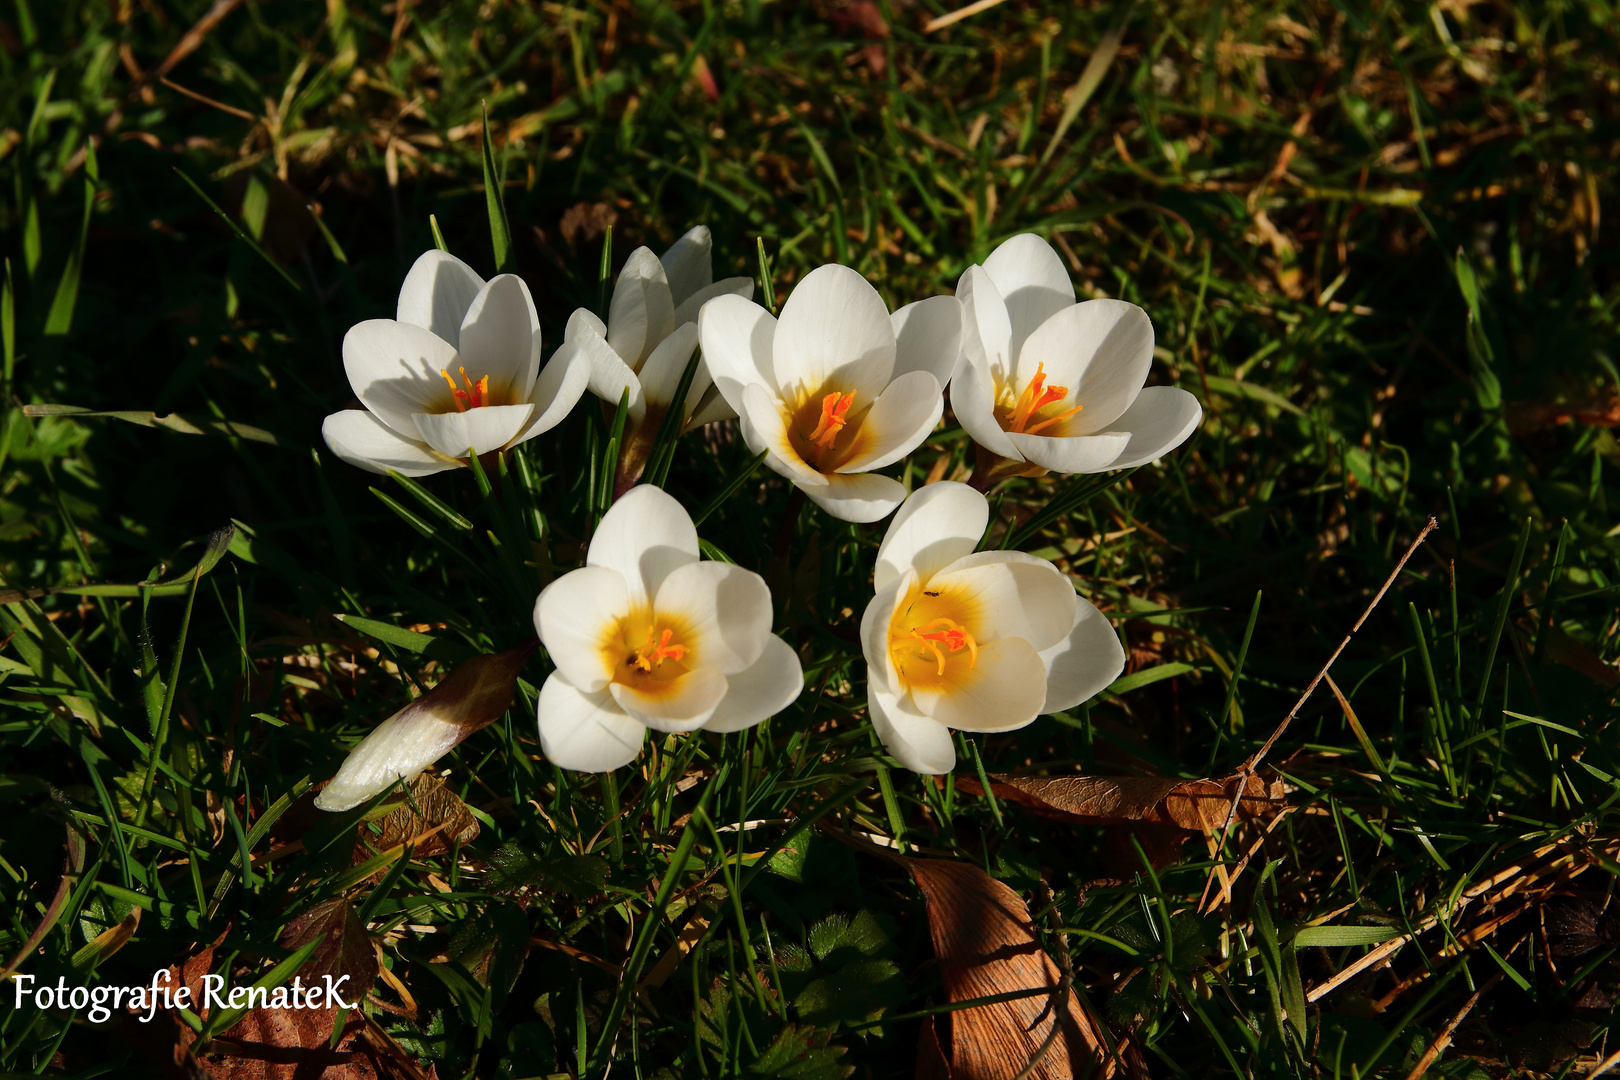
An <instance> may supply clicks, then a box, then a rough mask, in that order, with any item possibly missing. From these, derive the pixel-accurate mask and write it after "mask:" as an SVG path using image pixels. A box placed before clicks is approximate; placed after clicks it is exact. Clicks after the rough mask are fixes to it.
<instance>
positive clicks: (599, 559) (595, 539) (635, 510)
mask: <svg viewBox="0 0 1620 1080" xmlns="http://www.w3.org/2000/svg"><path fill="white" fill-rule="evenodd" d="M697 561H698V536H697V528H696V526H694V525H693V524H692V516H691V515H690V514H688V513H687V512H686V508H685V507H683V506H682V505H681V504H680V503H678V502H676V501H675V497H674V496H673V495H670V494H668V493H667V492H665V491H663V490H662V489H660V488H656V487H653V486H651V485H650V484H638V485H637V486H636V487H633V488H631V489H630V490H629V491H627V492H625V493H624V495H623V496H622V497H621V498H620V499H619V501H618V502H616V503H614V504H613V505H612V506H611V507H610V508H609V509H608V512H607V513H605V514H603V515H602V522H601V524H600V525H598V526H597V527H596V533H595V535H593V536H592V537H591V546H590V549H589V550H588V551H587V552H586V553H585V565H586V566H605V567H607V568H608V569H610V570H617V571H618V572H619V574H620V575H621V576H622V577H623V578H624V583H625V585H626V587H627V588H628V589H629V592H630V607H631V608H632V609H639V608H643V607H646V606H647V605H649V604H651V603H652V599H653V597H654V596H657V595H658V589H659V586H661V585H663V583H664V579H665V578H666V577H668V576H669V575H670V573H671V571H673V570H674V569H675V568H676V567H678V566H685V565H686V564H687V563H695V562H697Z"/></svg>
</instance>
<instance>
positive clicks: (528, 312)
mask: <svg viewBox="0 0 1620 1080" xmlns="http://www.w3.org/2000/svg"><path fill="white" fill-rule="evenodd" d="M539 329H540V319H539V318H538V317H537V316H536V315H535V313H534V301H533V300H532V299H530V297H529V287H528V286H527V285H525V284H523V279H522V278H520V277H517V276H516V275H515V274H499V275H497V276H496V277H493V278H491V279H490V281H489V284H488V285H485V286H484V287H483V288H482V289H481V290H479V293H478V295H477V296H475V297H473V302H472V306H471V307H469V308H468V309H467V316H466V318H464V319H462V321H461V345H460V348H459V349H458V350H457V352H458V353H459V354H460V355H459V356H458V357H457V360H456V363H457V365H458V367H462V368H466V369H467V375H468V376H469V377H470V378H471V379H472V380H473V382H477V381H478V380H479V378H481V377H482V376H485V375H488V376H489V397H490V400H491V401H494V402H498V403H500V404H502V405H513V404H516V403H518V402H520V401H528V400H529V388H530V387H532V386H533V385H534V375H535V372H537V371H539V370H540V337H539V334H538V333H537V331H538V330H539ZM451 374H453V375H456V376H457V378H458V379H459V378H460V374H459V372H451Z"/></svg>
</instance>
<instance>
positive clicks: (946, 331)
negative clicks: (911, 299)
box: [889, 296, 962, 386]
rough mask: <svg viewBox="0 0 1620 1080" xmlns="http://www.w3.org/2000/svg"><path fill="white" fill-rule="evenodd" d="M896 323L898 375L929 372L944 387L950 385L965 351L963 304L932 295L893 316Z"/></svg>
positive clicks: (896, 365)
mask: <svg viewBox="0 0 1620 1080" xmlns="http://www.w3.org/2000/svg"><path fill="white" fill-rule="evenodd" d="M889 321H890V322H892V323H893V324H894V374H895V376H897V377H898V376H900V375H904V374H905V373H906V372H908V371H926V372H928V373H929V374H930V375H932V376H933V377H934V378H935V379H936V380H937V381H938V382H939V385H940V386H944V385H945V384H946V383H947V382H950V379H951V372H952V371H953V370H955V368H956V358H957V357H958V356H960V355H961V352H962V303H961V301H960V300H958V299H956V297H954V296H930V297H929V298H928V299H926V300H919V301H917V302H916V303H915V304H907V305H906V306H905V307H903V308H901V309H900V310H898V311H896V312H895V313H894V314H893V315H891V316H889Z"/></svg>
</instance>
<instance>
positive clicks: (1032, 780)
mask: <svg viewBox="0 0 1620 1080" xmlns="http://www.w3.org/2000/svg"><path fill="white" fill-rule="evenodd" d="M1238 779H1239V778H1238V777H1227V778H1223V779H1220V780H1181V779H1176V778H1174V777H1161V776H1009V775H1006V774H1004V773H993V774H991V776H990V788H991V790H992V791H994V792H995V794H996V797H997V798H999V799H1006V800H1008V801H1010V802H1016V803H1021V804H1023V805H1024V806H1027V807H1029V808H1030V809H1031V810H1033V811H1035V812H1036V813H1037V814H1041V815H1043V816H1045V817H1051V818H1056V819H1058V820H1060V821H1072V822H1076V823H1079V824H1087V825H1122V824H1129V823H1134V822H1141V823H1143V824H1147V825H1170V826H1174V827H1175V828H1178V829H1187V830H1189V831H1192V832H1204V833H1211V832H1217V831H1219V830H1220V828H1221V827H1222V826H1223V825H1224V824H1225V823H1226V815H1227V812H1228V811H1229V810H1230V808H1231V806H1232V796H1233V795H1235V794H1236V793H1237V784H1238ZM956 786H957V787H958V788H960V789H961V790H963V791H966V792H968V793H969V794H974V795H976V794H980V793H982V791H983V788H982V787H981V786H980V784H979V783H978V781H976V780H972V779H969V778H967V777H960V776H959V777H957V778H956ZM1283 794H1284V789H1283V783H1282V781H1281V780H1278V779H1276V778H1275V777H1270V778H1267V777H1261V776H1259V775H1255V776H1251V777H1249V778H1248V783H1247V784H1246V785H1245V790H1244V794H1243V798H1242V800H1241V801H1240V802H1239V803H1238V812H1237V816H1238V819H1239V820H1242V819H1244V818H1252V817H1259V816H1261V815H1263V814H1267V813H1270V812H1272V811H1275V810H1279V809H1281V808H1282V806H1283Z"/></svg>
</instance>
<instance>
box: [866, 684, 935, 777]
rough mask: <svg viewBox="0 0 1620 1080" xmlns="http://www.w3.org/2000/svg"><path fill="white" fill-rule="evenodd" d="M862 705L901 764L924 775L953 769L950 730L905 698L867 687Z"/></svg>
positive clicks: (885, 746) (880, 736)
mask: <svg viewBox="0 0 1620 1080" xmlns="http://www.w3.org/2000/svg"><path fill="white" fill-rule="evenodd" d="M866 704H867V708H868V710H869V711H870V712H871V714H872V728H873V730H875V731H876V732H877V735H878V738H879V739H882V740H883V746H884V749H886V750H888V751H889V753H890V754H892V755H893V756H894V759H895V760H896V761H898V762H899V763H900V764H901V765H903V766H905V767H906V768H908V769H910V770H911V771H912V772H914V773H922V774H923V775H925V776H940V775H942V774H944V773H948V772H950V771H951V770H952V769H954V768H956V745H955V744H954V743H953V742H952V741H951V732H950V729H949V728H947V727H946V726H945V725H943V724H941V723H938V722H937V721H935V720H931V719H929V718H928V717H926V716H924V715H923V714H922V713H920V712H918V711H917V710H916V708H915V706H914V705H913V704H912V702H911V700H910V699H909V698H899V697H896V696H895V695H893V694H890V693H888V692H886V691H883V690H878V689H875V688H868V690H867V693H866Z"/></svg>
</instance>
